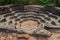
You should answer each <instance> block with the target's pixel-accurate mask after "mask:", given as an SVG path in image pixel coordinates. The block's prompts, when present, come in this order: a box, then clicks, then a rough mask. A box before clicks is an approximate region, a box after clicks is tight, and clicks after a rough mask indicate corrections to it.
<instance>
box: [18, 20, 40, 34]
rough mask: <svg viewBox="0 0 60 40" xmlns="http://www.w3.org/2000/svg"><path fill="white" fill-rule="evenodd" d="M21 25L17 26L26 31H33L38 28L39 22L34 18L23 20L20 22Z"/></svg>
mask: <svg viewBox="0 0 60 40" xmlns="http://www.w3.org/2000/svg"><path fill="white" fill-rule="evenodd" d="M18 25H19V26H17V28H18V29H19V28H20V29H22V30H23V31H24V32H28V33H30V32H33V31H34V30H36V29H37V27H38V25H39V24H38V22H36V21H33V20H27V21H23V22H22V23H20V24H18Z"/></svg>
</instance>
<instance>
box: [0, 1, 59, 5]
mask: <svg viewBox="0 0 60 40" xmlns="http://www.w3.org/2000/svg"><path fill="white" fill-rule="evenodd" d="M0 3H4V4H23V5H26V4H37V5H53V6H60V0H0Z"/></svg>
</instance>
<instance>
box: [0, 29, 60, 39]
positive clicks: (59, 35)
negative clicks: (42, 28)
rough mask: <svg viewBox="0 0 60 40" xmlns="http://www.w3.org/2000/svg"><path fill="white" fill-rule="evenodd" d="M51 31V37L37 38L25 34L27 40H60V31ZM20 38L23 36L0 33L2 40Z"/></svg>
mask: <svg viewBox="0 0 60 40" xmlns="http://www.w3.org/2000/svg"><path fill="white" fill-rule="evenodd" d="M49 31H50V32H51V33H52V36H51V37H43V36H40V37H35V36H29V35H28V34H25V38H26V39H25V40H60V29H49ZM19 37H21V34H19V33H18V34H17V33H15V32H13V33H8V32H7V33H5V32H0V40H21V39H20V38H19ZM22 40H23V39H22Z"/></svg>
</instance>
